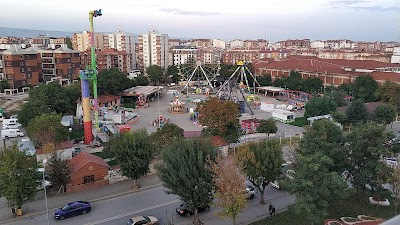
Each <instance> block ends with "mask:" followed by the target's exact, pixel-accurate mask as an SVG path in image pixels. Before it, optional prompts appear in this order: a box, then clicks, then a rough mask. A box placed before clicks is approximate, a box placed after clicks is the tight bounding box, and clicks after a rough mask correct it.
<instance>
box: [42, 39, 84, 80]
mask: <svg viewBox="0 0 400 225" xmlns="http://www.w3.org/2000/svg"><path fill="white" fill-rule="evenodd" d="M37 52H38V54H39V58H40V68H39V71H40V75H41V76H40V77H39V81H40V82H46V81H50V80H52V78H59V79H61V80H62V81H65V82H66V83H68V82H72V81H73V80H77V79H78V77H79V69H80V58H79V51H77V50H71V49H69V48H67V46H66V44H63V45H61V47H59V48H56V49H37Z"/></svg>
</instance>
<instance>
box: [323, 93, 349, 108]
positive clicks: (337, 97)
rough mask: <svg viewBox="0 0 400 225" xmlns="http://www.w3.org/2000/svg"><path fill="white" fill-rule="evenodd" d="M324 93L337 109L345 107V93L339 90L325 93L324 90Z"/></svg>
mask: <svg viewBox="0 0 400 225" xmlns="http://www.w3.org/2000/svg"><path fill="white" fill-rule="evenodd" d="M325 93H326V96H328V97H329V98H331V99H332V100H333V101H334V102H335V103H336V106H337V107H341V106H345V105H347V102H346V100H345V97H346V93H345V92H343V91H339V90H333V91H327V90H326V89H325ZM324 95H325V94H324Z"/></svg>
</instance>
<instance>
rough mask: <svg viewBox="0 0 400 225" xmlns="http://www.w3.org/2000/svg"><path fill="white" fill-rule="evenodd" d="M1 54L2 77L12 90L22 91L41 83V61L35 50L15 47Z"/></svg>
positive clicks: (0, 72)
mask: <svg viewBox="0 0 400 225" xmlns="http://www.w3.org/2000/svg"><path fill="white" fill-rule="evenodd" d="M0 54H1V60H0V77H1V78H2V79H6V80H7V81H8V83H9V84H10V86H11V88H13V89H20V88H22V87H26V86H29V85H37V84H38V83H39V59H38V54H37V52H36V51H35V50H32V49H31V48H26V49H22V48H20V47H19V46H15V45H13V46H12V47H11V48H10V49H8V50H4V51H2V52H0Z"/></svg>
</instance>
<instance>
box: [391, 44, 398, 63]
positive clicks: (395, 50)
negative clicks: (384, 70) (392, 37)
mask: <svg viewBox="0 0 400 225" xmlns="http://www.w3.org/2000/svg"><path fill="white" fill-rule="evenodd" d="M390 62H391V63H400V47H394V48H393V55H392V58H391V61H390Z"/></svg>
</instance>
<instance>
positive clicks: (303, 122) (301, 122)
mask: <svg viewBox="0 0 400 225" xmlns="http://www.w3.org/2000/svg"><path fill="white" fill-rule="evenodd" d="M287 124H289V125H293V126H297V127H304V126H306V125H308V121H307V118H305V117H299V118H296V119H295V120H294V122H291V123H287Z"/></svg>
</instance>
